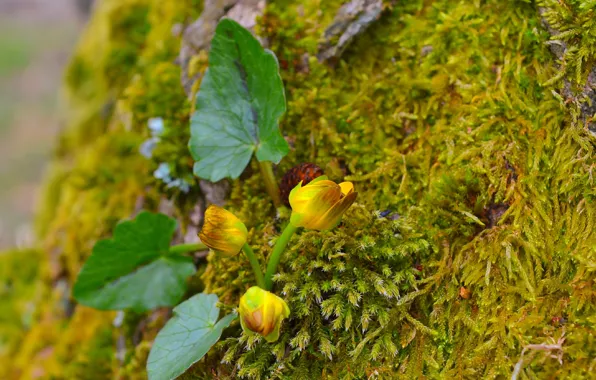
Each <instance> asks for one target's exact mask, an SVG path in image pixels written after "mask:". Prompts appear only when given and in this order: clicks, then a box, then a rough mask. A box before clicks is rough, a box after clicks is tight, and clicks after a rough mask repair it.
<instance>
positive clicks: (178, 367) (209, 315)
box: [147, 293, 236, 380]
mask: <svg viewBox="0 0 596 380" xmlns="http://www.w3.org/2000/svg"><path fill="white" fill-rule="evenodd" d="M216 304H217V296H216V295H215V294H203V293H201V294H197V295H195V296H193V297H191V298H190V299H188V300H187V301H185V302H183V303H181V304H180V305H178V306H176V308H174V316H173V317H172V319H170V320H169V321H168V323H166V325H165V326H164V328H163V329H161V331H160V332H159V334H157V337H156V338H155V342H154V343H153V347H151V352H150V353H149V359H148V360H147V373H148V375H149V380H169V379H175V378H176V377H178V376H180V375H181V374H183V373H184V371H186V370H187V369H188V368H189V367H190V366H191V365H193V364H194V363H196V362H197V361H198V360H200V359H201V358H202V357H203V356H205V354H206V353H207V351H209V349H210V348H211V346H213V345H214V344H215V343H217V341H218V340H219V338H220V337H221V333H222V331H223V329H225V328H226V327H228V326H229V325H230V323H231V322H232V321H233V320H234V319H236V314H235V313H232V314H228V315H226V316H225V317H223V318H222V319H221V320H219V321H217V318H218V317H219V308H218V307H217V306H216Z"/></svg>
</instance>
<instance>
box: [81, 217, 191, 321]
mask: <svg viewBox="0 0 596 380" xmlns="http://www.w3.org/2000/svg"><path fill="white" fill-rule="evenodd" d="M175 230H176V221H175V220H174V219H172V218H170V217H168V216H166V215H163V214H153V213H150V212H146V211H143V212H141V213H139V215H138V216H137V217H136V218H135V219H134V220H129V221H124V222H121V223H119V224H118V225H117V226H116V228H115V230H114V237H113V239H105V240H100V241H98V242H97V243H96V244H95V246H94V247H93V252H92V253H91V256H90V257H89V259H88V260H87V261H86V262H85V265H84V266H83V269H82V270H81V272H80V273H79V277H78V278H77V281H76V283H75V285H74V288H73V296H74V298H75V299H76V300H77V301H78V302H79V303H81V304H83V305H86V306H90V307H94V308H96V309H100V310H123V309H132V310H134V311H139V312H140V311H146V310H151V309H154V308H156V307H160V306H173V305H175V304H176V303H178V302H179V301H180V299H182V296H183V295H184V292H185V291H186V279H187V278H188V277H189V276H191V275H192V274H193V273H195V270H196V269H195V267H194V264H193V262H192V259H191V258H189V257H183V256H174V255H169V254H168V252H169V248H170V242H171V240H172V236H173V234H174V231H175Z"/></svg>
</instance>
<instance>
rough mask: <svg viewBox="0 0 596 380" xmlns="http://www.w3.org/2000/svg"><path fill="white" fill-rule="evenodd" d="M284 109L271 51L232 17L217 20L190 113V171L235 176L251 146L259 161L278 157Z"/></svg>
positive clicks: (213, 177)
mask: <svg viewBox="0 0 596 380" xmlns="http://www.w3.org/2000/svg"><path fill="white" fill-rule="evenodd" d="M285 110H286V99H285V95H284V87H283V83H282V80H281V76H280V75H279V66H278V63H277V59H276V58H275V55H274V54H273V53H272V52H270V51H268V50H265V49H263V47H262V46H261V44H260V43H259V41H257V39H256V38H254V37H253V36H252V34H250V32H249V31H248V30H246V29H244V28H243V27H242V26H240V25H239V24H238V23H236V22H235V21H232V20H229V19H224V20H222V21H220V22H219V24H218V25H217V29H216V31H215V36H214V37H213V40H212V41H211V51H210V52H209V69H208V70H207V72H206V73H205V76H204V77H203V80H202V82H201V88H200V90H199V92H198V94H197V99H196V112H195V113H194V115H193V116H192V119H191V125H190V126H191V130H190V132H191V137H190V142H189V148H190V151H191V153H192V156H193V158H194V159H195V161H197V162H195V166H194V173H195V174H196V175H197V176H199V177H201V178H205V179H208V180H210V181H219V180H220V179H222V178H225V177H230V178H238V177H239V176H240V174H242V172H243V171H244V168H245V167H246V165H247V164H248V162H249V161H250V159H251V157H252V154H253V152H255V151H256V154H257V159H258V160H259V161H271V162H275V163H278V162H279V161H280V160H281V159H282V158H283V157H284V156H285V155H286V154H288V151H289V147H288V143H287V142H286V141H285V139H284V138H283V136H282V135H281V132H280V130H279V126H278V122H279V118H280V117H281V115H283V113H284V112H285Z"/></svg>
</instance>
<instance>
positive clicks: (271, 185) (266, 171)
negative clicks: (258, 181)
mask: <svg viewBox="0 0 596 380" xmlns="http://www.w3.org/2000/svg"><path fill="white" fill-rule="evenodd" d="M259 169H260V170H261V175H262V176H263V182H264V183H265V190H267V193H269V196H270V197H271V199H272V200H273V204H274V205H275V207H279V206H281V197H280V196H279V186H277V181H276V180H275V176H274V175H273V166H272V165H271V162H270V161H259Z"/></svg>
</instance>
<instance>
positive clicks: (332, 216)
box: [289, 176, 358, 231]
mask: <svg viewBox="0 0 596 380" xmlns="http://www.w3.org/2000/svg"><path fill="white" fill-rule="evenodd" d="M357 195H358V193H355V192H354V185H353V184H352V182H342V183H340V184H339V185H338V184H336V183H335V182H333V181H330V180H328V179H327V177H326V176H322V177H318V178H316V179H314V180H313V181H312V182H310V183H309V184H307V185H306V186H302V182H301V183H299V184H298V186H296V187H295V188H294V189H293V190H292V192H290V197H289V199H290V206H292V216H291V218H290V223H292V224H293V225H294V226H295V227H304V228H307V229H310V230H318V231H323V230H328V229H331V228H333V227H335V226H337V225H338V224H339V222H340V221H341V217H342V216H343V214H344V212H346V210H347V209H348V208H349V207H350V206H351V205H352V203H354V201H355V200H356V196H357Z"/></svg>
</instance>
